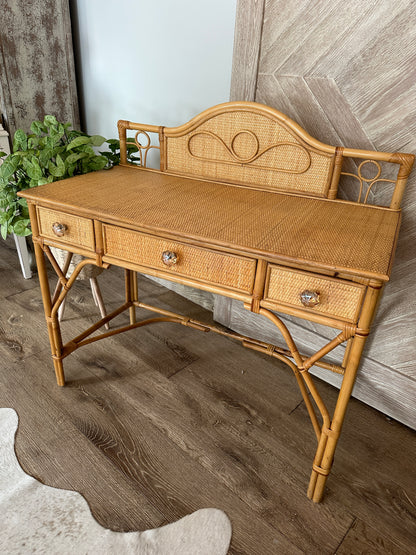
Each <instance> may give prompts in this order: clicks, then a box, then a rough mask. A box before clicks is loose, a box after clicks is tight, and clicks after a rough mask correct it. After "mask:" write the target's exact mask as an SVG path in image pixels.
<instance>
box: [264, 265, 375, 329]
mask: <svg viewBox="0 0 416 555" xmlns="http://www.w3.org/2000/svg"><path fill="white" fill-rule="evenodd" d="M303 291H315V292H317V293H319V304H317V305H316V306H313V307H305V306H304V305H303V304H302V302H301V300H300V295H301V293H302V292H303ZM364 293H365V286H364V285H360V284H355V283H347V282H344V281H340V280H338V279H335V278H330V277H324V276H320V275H317V274H310V273H307V272H302V271H296V270H290V269H287V268H284V267H282V266H274V265H270V266H269V268H268V274H267V280H266V289H265V294H264V299H265V300H267V301H276V302H278V303H282V304H286V305H290V306H293V307H296V308H301V309H302V310H305V311H308V312H314V313H321V314H325V315H328V316H333V317H335V318H339V319H342V320H346V321H348V322H352V323H355V322H357V320H358V316H359V313H360V308H361V304H362V301H363V298H364Z"/></svg>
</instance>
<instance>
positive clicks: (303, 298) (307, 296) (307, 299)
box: [300, 289, 320, 308]
mask: <svg viewBox="0 0 416 555" xmlns="http://www.w3.org/2000/svg"><path fill="white" fill-rule="evenodd" d="M300 302H301V303H302V304H303V306H308V307H310V308H313V307H314V306H316V305H318V304H319V303H320V298H319V293H318V291H309V290H307V289H305V291H302V293H301V294H300Z"/></svg>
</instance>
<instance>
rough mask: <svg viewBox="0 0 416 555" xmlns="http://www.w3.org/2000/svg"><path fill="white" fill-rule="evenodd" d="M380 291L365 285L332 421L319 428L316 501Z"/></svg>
mask: <svg viewBox="0 0 416 555" xmlns="http://www.w3.org/2000/svg"><path fill="white" fill-rule="evenodd" d="M380 291H381V289H380V288H379V287H374V288H373V287H369V288H368V289H367V294H366V298H365V301H364V305H363V309H362V313H361V317H360V320H359V322H358V332H357V335H356V336H355V337H354V338H353V339H352V342H351V347H350V349H349V353H348V357H347V360H346V366H345V374H344V379H343V381H342V385H341V389H340V392H339V394H338V400H337V403H336V406H335V410H334V415H333V418H332V422H331V425H330V426H329V427H328V428H325V427H323V429H322V435H321V439H320V441H319V443H318V448H317V451H316V454H315V459H314V462H313V469H312V474H311V479H310V482H309V488H308V497H309V498H310V499H312V500H313V501H314V502H316V503H319V501H321V499H322V496H323V492H324V487H325V483H326V480H327V478H328V475H329V473H330V471H331V466H332V461H333V458H334V453H335V449H336V446H337V443H338V439H339V436H340V433H341V429H342V425H343V423H344V417H345V413H346V410H347V406H348V401H349V399H350V396H351V392H352V388H353V386H354V382H355V377H356V374H357V369H358V366H359V363H360V359H361V354H362V352H363V348H364V345H365V341H366V338H367V335H368V330H369V328H370V325H371V321H372V319H373V316H374V312H375V308H376V305H377V301H378V298H379V296H380Z"/></svg>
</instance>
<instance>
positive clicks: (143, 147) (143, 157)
mask: <svg viewBox="0 0 416 555" xmlns="http://www.w3.org/2000/svg"><path fill="white" fill-rule="evenodd" d="M141 135H142V136H143V137H144V138H145V139H146V143H145V144H142V143H141V142H140V140H139V137H140V136H141ZM142 141H143V139H142ZM151 142H152V141H151V139H150V137H149V134H148V133H147V131H143V130H141V129H139V130H138V131H137V133H136V134H135V136H134V143H135V145H136V146H137V148H138V149H139V153H140V165H141V166H142V167H143V168H147V154H148V152H149V150H151V149H152V148H154V149H156V150H160V146H156V145H152V144H151Z"/></svg>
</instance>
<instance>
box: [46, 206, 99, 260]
mask: <svg viewBox="0 0 416 555" xmlns="http://www.w3.org/2000/svg"><path fill="white" fill-rule="evenodd" d="M38 218H39V228H40V229H39V232H40V234H41V235H42V236H43V237H45V238H48V239H55V240H56V241H59V243H68V245H78V246H80V247H84V248H87V249H91V250H94V226H93V223H92V220H89V219H87V218H81V217H79V216H72V215H71V214H66V213H65V212H59V211H57V210H49V209H47V208H41V207H39V208H38ZM54 223H60V224H64V225H65V226H66V228H67V229H66V230H65V234H64V236H63V237H57V236H56V235H55V233H54V232H53V230H52V225H53V224H54Z"/></svg>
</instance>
